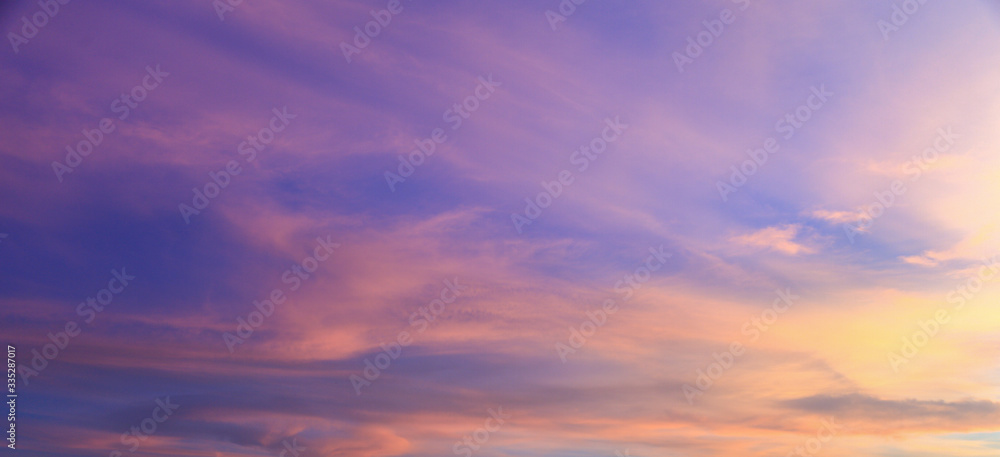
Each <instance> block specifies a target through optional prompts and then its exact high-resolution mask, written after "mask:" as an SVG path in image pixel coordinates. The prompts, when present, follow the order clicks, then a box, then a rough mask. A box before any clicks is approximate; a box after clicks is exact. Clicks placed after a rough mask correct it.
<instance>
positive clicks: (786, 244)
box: [730, 224, 816, 256]
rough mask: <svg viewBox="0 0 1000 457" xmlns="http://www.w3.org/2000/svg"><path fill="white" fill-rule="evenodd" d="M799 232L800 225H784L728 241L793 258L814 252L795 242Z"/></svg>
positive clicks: (812, 248) (814, 249) (735, 237)
mask: <svg viewBox="0 0 1000 457" xmlns="http://www.w3.org/2000/svg"><path fill="white" fill-rule="evenodd" d="M800 230H802V226H801V225H798V224H786V225H780V226H774V227H767V228H764V229H760V230H758V231H756V232H753V233H749V234H746V235H739V236H734V237H732V238H730V241H732V242H733V243H736V244H737V245H740V246H747V247H751V248H756V249H760V250H771V251H777V252H780V253H782V254H788V255H793V256H794V255H798V254H812V253H814V252H816V248H814V247H811V246H807V245H805V244H802V243H800V242H797V241H796V238H798V236H799V231H800Z"/></svg>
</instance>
